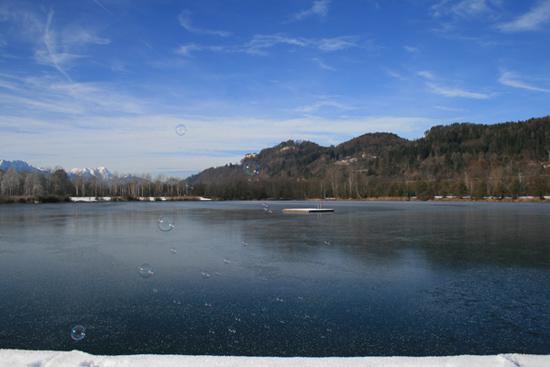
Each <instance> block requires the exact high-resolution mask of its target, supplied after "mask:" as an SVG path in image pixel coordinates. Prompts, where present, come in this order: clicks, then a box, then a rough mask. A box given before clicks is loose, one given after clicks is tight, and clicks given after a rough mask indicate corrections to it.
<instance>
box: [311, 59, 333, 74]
mask: <svg viewBox="0 0 550 367" xmlns="http://www.w3.org/2000/svg"><path fill="white" fill-rule="evenodd" d="M312 60H313V61H314V62H315V63H316V64H317V65H318V66H319V67H320V68H321V69H323V70H329V71H335V70H336V68H334V67H332V66H330V65H329V64H327V63H326V62H324V61H323V60H321V59H320V58H318V57H314V58H313V59H312Z"/></svg>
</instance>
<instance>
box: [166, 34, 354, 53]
mask: <svg viewBox="0 0 550 367" xmlns="http://www.w3.org/2000/svg"><path fill="white" fill-rule="evenodd" d="M281 45H282V46H291V47H299V48H314V49H317V50H319V51H323V52H336V51H341V50H344V49H348V48H353V47H360V46H359V45H358V43H357V37H355V36H341V37H330V38H321V39H313V38H302V37H290V36H287V35H285V34H283V33H276V34H256V35H254V36H253V37H252V38H251V39H250V40H249V41H248V42H245V43H243V44H240V45H199V44H195V43H191V44H185V45H181V46H179V47H178V48H177V49H176V53H177V54H179V55H182V56H189V55H190V54H191V53H192V52H195V51H210V52H226V53H236V52H238V53H247V54H250V55H266V54H267V53H268V50H269V49H271V48H273V47H276V46H281Z"/></svg>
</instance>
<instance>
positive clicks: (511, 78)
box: [498, 71, 550, 93]
mask: <svg viewBox="0 0 550 367" xmlns="http://www.w3.org/2000/svg"><path fill="white" fill-rule="evenodd" d="M498 81H499V83H500V84H502V85H505V86H507V87H512V88H518V89H525V90H529V91H532V92H543V93H550V88H544V87H540V86H537V85H533V84H531V83H528V82H526V81H524V80H523V78H522V77H521V76H520V75H517V74H516V73H513V72H511V71H502V72H501V74H500V77H499V78H498Z"/></svg>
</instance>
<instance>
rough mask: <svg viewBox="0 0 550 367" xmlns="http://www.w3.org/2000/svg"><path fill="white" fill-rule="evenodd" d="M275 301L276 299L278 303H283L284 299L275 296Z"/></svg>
mask: <svg viewBox="0 0 550 367" xmlns="http://www.w3.org/2000/svg"><path fill="white" fill-rule="evenodd" d="M275 301H277V302H279V303H283V302H284V301H285V300H284V299H282V298H280V297H277V298H275Z"/></svg>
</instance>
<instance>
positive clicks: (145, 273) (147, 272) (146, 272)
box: [138, 263, 155, 278]
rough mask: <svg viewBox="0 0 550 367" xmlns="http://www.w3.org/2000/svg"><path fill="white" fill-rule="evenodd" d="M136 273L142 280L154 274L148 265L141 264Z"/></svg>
mask: <svg viewBox="0 0 550 367" xmlns="http://www.w3.org/2000/svg"><path fill="white" fill-rule="evenodd" d="M138 273H139V275H140V276H141V277H142V278H150V277H152V276H153V274H155V273H154V272H153V268H152V267H151V265H149V264H148V263H143V264H141V265H140V266H138Z"/></svg>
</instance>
